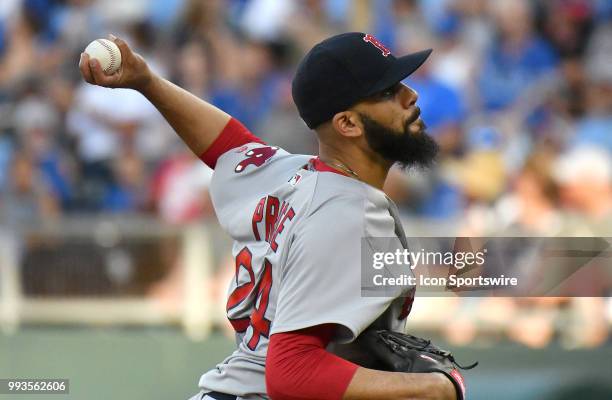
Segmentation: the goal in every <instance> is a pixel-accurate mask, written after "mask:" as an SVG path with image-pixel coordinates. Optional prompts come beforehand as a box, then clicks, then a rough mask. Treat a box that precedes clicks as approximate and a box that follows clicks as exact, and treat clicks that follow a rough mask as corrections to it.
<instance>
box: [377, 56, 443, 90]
mask: <svg viewBox="0 0 612 400" xmlns="http://www.w3.org/2000/svg"><path fill="white" fill-rule="evenodd" d="M432 51H433V50H432V49H427V50H423V51H419V52H416V53H412V54H408V55H406V56H403V57H399V58H397V59H396V61H395V65H393V66H391V67H390V68H389V70H388V71H387V72H385V74H384V75H383V76H382V77H381V78H380V80H379V81H378V82H376V84H375V85H373V86H372V87H371V88H370V90H368V93H367V95H366V96H371V95H373V94H376V93H378V92H380V91H382V90H385V89H387V88H389V87H391V86H393V85H395V84H396V83H398V82H401V81H403V80H404V79H406V78H407V77H408V76H410V74H412V73H413V72H414V71H416V70H417V69H419V67H420V66H421V65H423V63H424V62H425V60H427V58H428V57H429V55H430V54H431V52H432Z"/></svg>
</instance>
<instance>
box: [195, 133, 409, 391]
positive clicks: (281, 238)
mask: <svg viewBox="0 0 612 400" xmlns="http://www.w3.org/2000/svg"><path fill="white" fill-rule="evenodd" d="M332 171H333V170H332V169H331V168H329V167H327V166H326V165H325V164H323V163H322V162H321V161H320V160H318V159H317V158H313V156H305V155H294V154H289V153H287V152H286V151H284V150H282V149H280V148H277V147H273V146H268V145H264V144H260V143H249V144H247V145H244V146H242V147H240V148H237V149H233V150H230V151H228V152H226V153H225V154H223V155H221V156H220V157H219V159H218V160H217V164H216V167H215V172H214V174H213V178H212V183H211V196H212V201H213V204H214V207H215V210H216V213H217V216H218V219H219V222H220V224H221V225H222V227H223V228H224V229H225V230H226V231H227V232H228V233H229V234H230V235H231V237H232V238H233V239H234V240H235V243H234V247H233V254H234V257H235V260H236V264H235V268H236V269H235V277H234V279H233V280H232V283H231V285H230V288H229V292H228V302H227V317H228V318H229V320H230V322H231V323H232V325H233V326H234V328H235V330H236V343H237V349H236V350H235V351H234V352H233V353H232V354H231V355H230V356H229V357H227V358H226V359H225V360H223V361H222V362H221V363H219V364H218V365H217V366H216V368H214V369H213V370H211V371H209V372H207V373H205V374H204V375H202V377H201V378H200V382H199V386H200V387H201V388H202V390H203V391H204V392H207V391H217V392H222V393H228V394H234V395H237V396H238V397H239V398H243V399H260V398H264V399H265V398H267V396H266V394H265V393H266V385H265V378H264V370H265V363H266V353H267V348H268V338H269V336H270V335H272V334H274V333H279V332H288V331H294V330H298V329H303V328H307V327H311V326H315V325H320V324H330V323H333V324H337V325H338V326H339V329H337V332H336V335H335V337H334V339H333V342H334V343H335V344H336V345H337V344H344V343H350V342H353V341H354V339H355V338H357V337H358V336H359V334H360V333H361V332H362V331H363V330H364V329H365V328H367V327H368V326H370V325H372V324H373V323H374V322H375V321H376V323H377V324H379V325H380V326H381V327H384V328H386V329H394V330H401V329H403V326H404V322H405V317H406V315H407V312H408V311H409V310H407V308H408V307H409V306H410V305H411V303H412V297H411V296H408V297H406V298H402V297H399V296H401V295H402V294H404V295H405V294H406V291H407V288H400V289H398V290H403V291H404V292H403V293H400V292H398V293H397V296H395V298H393V297H362V296H361V270H360V268H361V238H363V237H367V236H372V237H395V238H397V241H398V242H400V241H401V243H403V244H404V245H405V238H404V234H403V231H402V228H401V225H400V222H399V220H398V218H397V210H396V209H395V206H394V204H393V203H392V202H391V201H390V200H389V199H388V198H387V197H386V196H385V194H384V193H383V192H382V191H380V190H377V189H376V188H373V187H371V186H369V185H367V184H365V183H363V182H361V181H358V180H356V179H353V178H350V177H347V176H345V175H342V174H339V173H337V171H336V173H334V172H332ZM397 245H398V246H402V244H400V243H398V244H397ZM340 347H342V346H340ZM349 347H350V345H349ZM350 353H351V352H343V354H350Z"/></svg>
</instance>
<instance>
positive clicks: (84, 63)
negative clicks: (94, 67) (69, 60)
mask: <svg viewBox="0 0 612 400" xmlns="http://www.w3.org/2000/svg"><path fill="white" fill-rule="evenodd" d="M79 70H80V71H81V75H82V76H83V79H85V82H87V83H91V84H95V82H94V79H93V76H92V75H91V69H90V68H89V55H88V54H87V53H81V58H80V59H79Z"/></svg>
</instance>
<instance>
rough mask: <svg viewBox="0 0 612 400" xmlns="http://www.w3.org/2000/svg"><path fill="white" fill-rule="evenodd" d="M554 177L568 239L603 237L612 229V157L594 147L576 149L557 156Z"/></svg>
mask: <svg viewBox="0 0 612 400" xmlns="http://www.w3.org/2000/svg"><path fill="white" fill-rule="evenodd" d="M554 177H555V179H556V181H557V183H558V184H559V186H560V196H561V205H562V206H563V208H564V209H565V210H567V212H568V216H567V221H566V222H565V227H564V230H565V233H566V234H567V235H569V236H572V235H573V236H606V235H607V234H609V232H610V227H612V158H611V155H610V153H608V152H606V151H605V150H602V149H601V148H595V147H584V146H583V147H578V148H576V149H573V150H570V151H569V152H568V153H566V154H564V155H562V156H561V157H559V159H558V160H557V162H556V165H555V168H554Z"/></svg>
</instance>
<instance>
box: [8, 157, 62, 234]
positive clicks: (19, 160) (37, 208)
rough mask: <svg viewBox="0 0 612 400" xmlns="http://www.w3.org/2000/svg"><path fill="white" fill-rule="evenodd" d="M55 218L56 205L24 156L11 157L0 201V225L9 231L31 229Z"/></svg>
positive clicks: (29, 160)
mask: <svg viewBox="0 0 612 400" xmlns="http://www.w3.org/2000/svg"><path fill="white" fill-rule="evenodd" d="M57 215H59V205H58V202H57V200H56V198H55V197H54V196H53V195H52V192H51V191H50V190H49V188H48V187H47V186H46V185H45V183H44V180H43V179H41V177H40V175H39V174H38V173H37V169H36V166H35V165H34V163H33V161H32V159H31V158H29V157H28V156H27V155H26V154H24V153H18V154H16V155H15V156H14V157H13V162H12V167H11V175H10V178H9V182H8V184H7V185H6V186H5V187H4V188H3V190H2V192H1V197H0V221H2V222H3V223H4V224H8V225H9V226H13V227H25V226H32V225H35V224H38V223H41V222H43V221H45V220H47V219H49V218H53V217H56V216H57Z"/></svg>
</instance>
